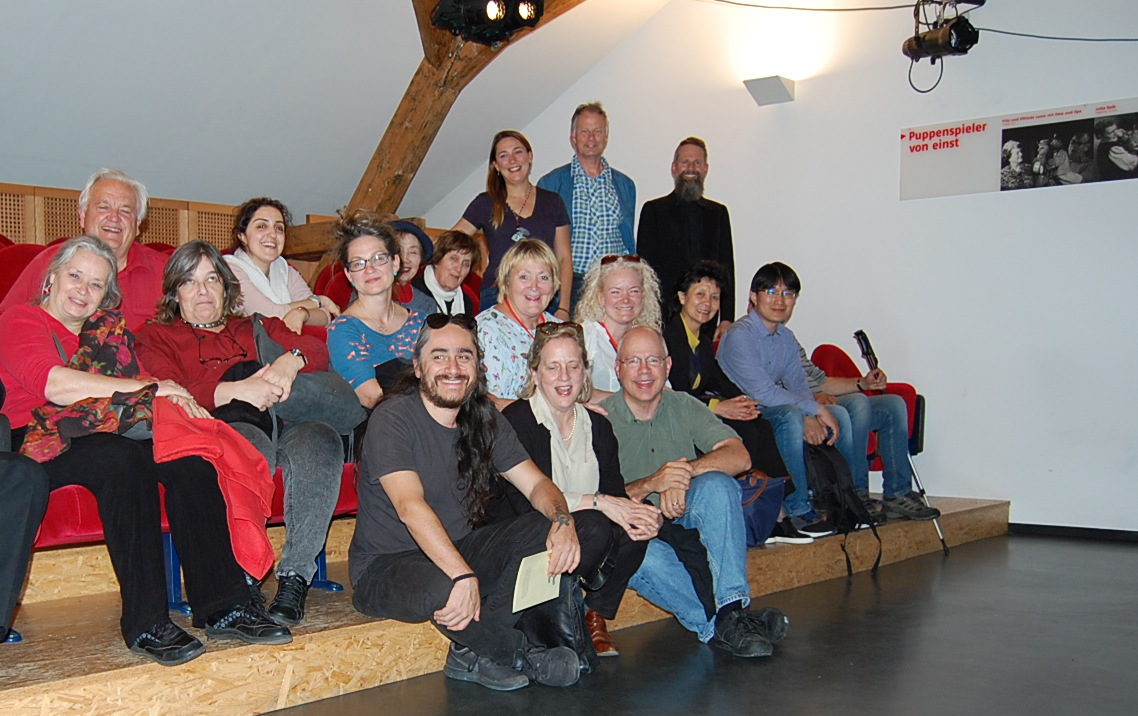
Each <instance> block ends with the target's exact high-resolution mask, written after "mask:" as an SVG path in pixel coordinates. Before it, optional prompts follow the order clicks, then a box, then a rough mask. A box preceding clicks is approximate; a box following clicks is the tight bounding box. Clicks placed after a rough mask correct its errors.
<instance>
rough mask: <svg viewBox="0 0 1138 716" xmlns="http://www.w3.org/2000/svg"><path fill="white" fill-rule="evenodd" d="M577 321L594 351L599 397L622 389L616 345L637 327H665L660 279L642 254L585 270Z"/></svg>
mask: <svg viewBox="0 0 1138 716" xmlns="http://www.w3.org/2000/svg"><path fill="white" fill-rule="evenodd" d="M584 280H585V285H584V287H583V288H582V289H581V298H580V300H579V301H578V302H577V316H576V319H577V321H578V322H579V323H580V324H581V325H582V326H583V327H584V329H585V345H586V346H587V347H588V349H589V355H590V356H592V357H593V360H592V365H591V366H590V367H589V370H590V374H591V376H592V380H593V388H594V389H596V391H597V396H596V399H597V400H603V399H604V398H607V397H608V396H609V395H610V394H612V393H615V392H617V391H618V390H620V381H618V380H617V378H616V351H617V347H618V346H619V345H620V341H621V339H623V338H624V334H625V333H627V332H628V331H629V329H631V328H637V327H639V326H647V327H649V328H654V329H655V330H657V331H658V330H660V327H661V326H660V281H659V279H657V278H656V272H655V271H653V270H652V267H651V266H649V265H648V263H647V262H646V261H642V260H641V259H640V257H639V256H637V255H636V254H629V255H627V256H605V257H603V258H602V259H601V260H600V261H598V262H596V263H595V264H593V267H592V268H590V269H589V271H588V273H586V274H585V279H584Z"/></svg>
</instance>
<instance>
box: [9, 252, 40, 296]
mask: <svg viewBox="0 0 1138 716" xmlns="http://www.w3.org/2000/svg"><path fill="white" fill-rule="evenodd" d="M43 250H44V247H43V246H40V245H38V244H12V245H11V246H5V247H4V248H0V297H3V296H6V295H7V294H8V290H9V289H10V288H12V284H14V283H16V279H17V278H19V277H20V274H21V273H23V272H24V269H25V268H26V267H27V265H28V264H29V263H31V262H32V259H34V258H35V257H36V256H38V255H39V252H41V251H43Z"/></svg>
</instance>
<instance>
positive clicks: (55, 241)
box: [47, 236, 71, 246]
mask: <svg viewBox="0 0 1138 716" xmlns="http://www.w3.org/2000/svg"><path fill="white" fill-rule="evenodd" d="M70 238H71V237H70V236H60V237H59V238H58V239H54V240H52V241H49V242H47V245H48V246H55V245H56V244H62V243H63V242H64V241H67V240H68V239H70Z"/></svg>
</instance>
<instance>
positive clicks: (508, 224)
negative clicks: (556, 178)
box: [462, 187, 569, 310]
mask: <svg viewBox="0 0 1138 716" xmlns="http://www.w3.org/2000/svg"><path fill="white" fill-rule="evenodd" d="M533 190H534V191H535V192H537V196H536V197H535V198H534V200H533V214H531V215H529V216H527V217H525V218H524V219H523V218H521V217H519V216H518V215H517V214H515V213H514V212H513V211H512V210H511V209H510V207H509V206H507V207H506V215H505V216H504V217H503V218H502V223H501V224H499V225H498V228H497V229H495V228H494V225H493V224H492V223H491V222H490V217H491V216H492V215H493V213H494V200H493V199H491V198H490V195H489V194H487V193H486V192H482V193H481V194H479V195H478V196H476V197H474V201H472V202H470V206H468V207H466V211H465V212H464V213H463V215H462V218H464V219H466V220H467V221H469V222H470V223H471V224H474V226H475V228H477V229H478V230H479V231H481V232H482V233H483V234H485V236H486V244H487V246H489V247H490V257H489V262H488V263H487V265H486V275H485V276H483V277H482V285H483V286H493V285H494V282H495V281H497V280H498V264H500V263H501V262H502V257H503V256H505V255H506V252H507V251H509V250H510V247H511V246H513V245H514V242H516V241H518V239H520V238H531V239H538V240H540V241H542V242H544V243H545V244H547V245H548V246H549V248H551V249H552V248H553V235H554V233H555V232H556V230H557V227H559V226H568V225H569V212H568V211H567V210H566V209H565V202H564V201H562V199H561V195H560V194H557V193H555V192H552V191H546V190H545V189H539V188H538V187H534V189H533ZM519 228H521V229H524V230H525V232H524V234H523V235H522V236H518V238H515V236H517V234H518V233H519V232H518V229H519ZM562 278H564V277H562ZM482 308H483V310H485V309H487V308H490V306H483V307H482Z"/></svg>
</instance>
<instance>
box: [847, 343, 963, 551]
mask: <svg viewBox="0 0 1138 716" xmlns="http://www.w3.org/2000/svg"><path fill="white" fill-rule="evenodd" d="M853 337H854V340H855V341H857V346H858V348H860V349H861V357H862V358H864V359H865V362H866V365H868V366H869V370H870V372H873V371H875V370H877V354H876V353H874V352H873V346H872V345H870V343H869V336H867V335H866V334H865V331H861V330H859V331H855V332H854V335H853ZM878 392H879V393H884V392H885V391H884V390H881V391H878ZM905 457H907V458H909V469H910V470H911V471H912V473H913V482H914V483H916V485H917V494H918V495H920V496H921V501H922V502H924V503H925V507H932V505H930V504H929V496H928V494H927V493H926V492H925V486H924V484H923V483H922V482H921V478H920V476H919V475H918V474H917V466H916V465H915V464H914V463H913V455H912V453H910V452H909V451H908V449H906V450H905ZM933 527H936V536H937V537H938V538H940V547H941V549H943V550H944V555H945V556H946V557H947V556H948V543H947V542H945V541H944V532H943V531H942V530H941V528H940V519H939V518H936V517H934V518H933Z"/></svg>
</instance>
